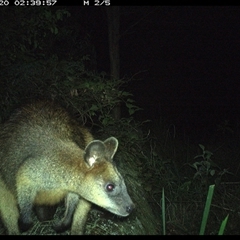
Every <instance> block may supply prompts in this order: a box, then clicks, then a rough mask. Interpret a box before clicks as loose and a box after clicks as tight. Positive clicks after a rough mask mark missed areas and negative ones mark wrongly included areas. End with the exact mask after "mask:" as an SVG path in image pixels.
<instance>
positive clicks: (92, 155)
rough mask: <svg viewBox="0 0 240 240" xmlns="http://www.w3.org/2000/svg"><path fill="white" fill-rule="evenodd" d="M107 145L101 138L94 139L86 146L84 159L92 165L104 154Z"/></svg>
mask: <svg viewBox="0 0 240 240" xmlns="http://www.w3.org/2000/svg"><path fill="white" fill-rule="evenodd" d="M104 153H105V146H104V144H103V142H102V141H100V140H93V141H92V142H90V143H89V144H88V145H87V147H86V148H85V154H84V160H85V162H86V163H87V164H88V165H89V166H92V165H93V164H94V163H95V162H96V160H97V159H98V158H101V157H102V156H104Z"/></svg>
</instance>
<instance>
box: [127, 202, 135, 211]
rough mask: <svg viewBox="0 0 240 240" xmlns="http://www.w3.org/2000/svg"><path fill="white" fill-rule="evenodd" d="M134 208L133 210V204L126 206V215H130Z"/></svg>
mask: <svg viewBox="0 0 240 240" xmlns="http://www.w3.org/2000/svg"><path fill="white" fill-rule="evenodd" d="M134 208H135V205H134V204H133V203H132V204H131V205H130V206H127V208H126V211H127V213H131V212H132V210H133V209H134Z"/></svg>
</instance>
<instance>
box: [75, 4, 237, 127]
mask: <svg viewBox="0 0 240 240" xmlns="http://www.w3.org/2000/svg"><path fill="white" fill-rule="evenodd" d="M76 11H77V10H76ZM88 14H92V18H91V19H92V20H93V19H94V20H95V23H96V25H95V27H96V29H95V30H94V29H92V34H93V35H92V36H93V39H94V44H95V46H96V52H97V63H98V69H99V70H105V71H109V68H108V66H109V58H108V44H107V41H108V39H107V22H106V17H105V15H104V13H103V12H102V11H101V10H100V9H96V8H95V9H91V11H88ZM239 18H240V8H239V7H238V6H152V7H150V6H148V7H144V6H138V7H134V6H131V7H127V6H123V7H121V15H120V24H121V33H120V34H123V33H124V32H125V31H126V30H127V29H129V31H127V34H123V35H122V36H121V38H120V54H121V57H120V66H121V77H126V76H127V77H131V76H132V75H135V80H134V81H132V82H131V83H130V84H129V91H131V92H132V93H133V94H134V98H135V100H136V101H137V104H138V105H140V106H141V107H142V108H143V109H144V111H142V112H141V116H140V117H142V118H149V119H159V118H160V117H161V116H166V117H170V118H171V119H173V122H174V123H175V124H179V126H183V125H184V126H188V127H190V129H191V127H194V128H201V127H202V128H205V127H207V125H208V126H209V125H211V126H210V128H211V127H212V125H215V124H217V123H219V122H221V121H223V120H230V121H236V120H238V117H239V98H238V95H239V75H240V74H239V64H240V62H239V50H240V49H239V41H240V34H239ZM135 23H136V24H135ZM133 24H135V25H134V26H133V27H131V26H132V25H133ZM92 26H93V27H94V25H92ZM99 26H101V27H99Z"/></svg>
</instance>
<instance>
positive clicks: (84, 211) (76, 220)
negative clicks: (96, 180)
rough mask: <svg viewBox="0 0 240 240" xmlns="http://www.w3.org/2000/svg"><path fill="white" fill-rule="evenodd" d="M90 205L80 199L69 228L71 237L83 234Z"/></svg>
mask: <svg viewBox="0 0 240 240" xmlns="http://www.w3.org/2000/svg"><path fill="white" fill-rule="evenodd" d="M91 205H92V204H91V203H90V202H88V201H86V200H84V199H80V200H79V202H78V205H77V207H76V210H75V213H74V215H73V222H72V227H71V235H81V234H83V231H84V227H85V223H86V221H87V217H88V213H89V211H90V209H91Z"/></svg>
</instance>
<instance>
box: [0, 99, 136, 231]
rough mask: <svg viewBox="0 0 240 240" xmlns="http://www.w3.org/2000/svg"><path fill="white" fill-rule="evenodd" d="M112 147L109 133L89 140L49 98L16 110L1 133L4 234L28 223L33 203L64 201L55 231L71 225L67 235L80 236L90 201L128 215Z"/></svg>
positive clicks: (127, 200)
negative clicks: (61, 216)
mask: <svg viewBox="0 0 240 240" xmlns="http://www.w3.org/2000/svg"><path fill="white" fill-rule="evenodd" d="M117 147H118V141H117V139H115V138H113V137H111V138H108V139H106V140H105V141H104V142H102V141H99V140H93V137H92V135H91V133H90V132H89V131H88V130H87V129H86V128H85V127H83V126H80V125H79V124H78V123H77V122H76V121H75V120H73V119H72V118H71V116H70V115H69V114H68V113H67V112H66V111H65V110H64V109H63V108H61V107H60V106H58V105H55V104H54V103H52V102H47V101H44V102H36V103H33V104H29V105H26V106H24V107H23V108H21V109H19V110H18V111H16V112H15V113H14V114H13V115H12V117H11V118H10V120H9V121H8V122H7V123H5V124H4V126H3V128H2V129H1V131H0V159H1V162H0V176H1V179H0V204H1V205H0V212H1V217H2V220H3V222H4V224H5V226H6V228H7V230H8V232H9V234H16V233H18V232H19V229H18V223H17V221H19V227H20V229H21V230H22V231H25V230H27V229H28V228H30V227H31V226H32V219H31V213H32V208H33V206H37V205H55V204H57V203H59V202H60V201H62V200H63V199H65V206H66V211H65V215H64V217H63V219H62V220H61V221H60V222H58V223H56V224H55V226H54V228H55V230H56V231H64V230H66V229H67V228H69V227H70V226H71V234H82V233H83V228H84V225H85V222H86V219H87V214H88V212H89V210H90V207H91V202H93V203H95V204H97V205H99V206H101V207H103V208H105V209H107V210H109V211H110V212H112V213H115V214H117V215H120V216H127V215H128V214H129V213H130V212H131V210H132V209H133V207H134V204H133V203H132V201H131V199H130V197H129V195H128V193H127V190H126V186H125V183H124V180H123V179H122V177H121V175H120V173H119V172H118V171H117V169H116V167H115V166H114V165H113V164H112V158H113V156H114V154H115V152H116V150H117ZM7 199H10V200H9V201H7ZM17 204H18V206H19V210H20V213H19V212H18V210H17ZM3 206H6V207H3ZM18 216H19V220H18Z"/></svg>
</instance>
